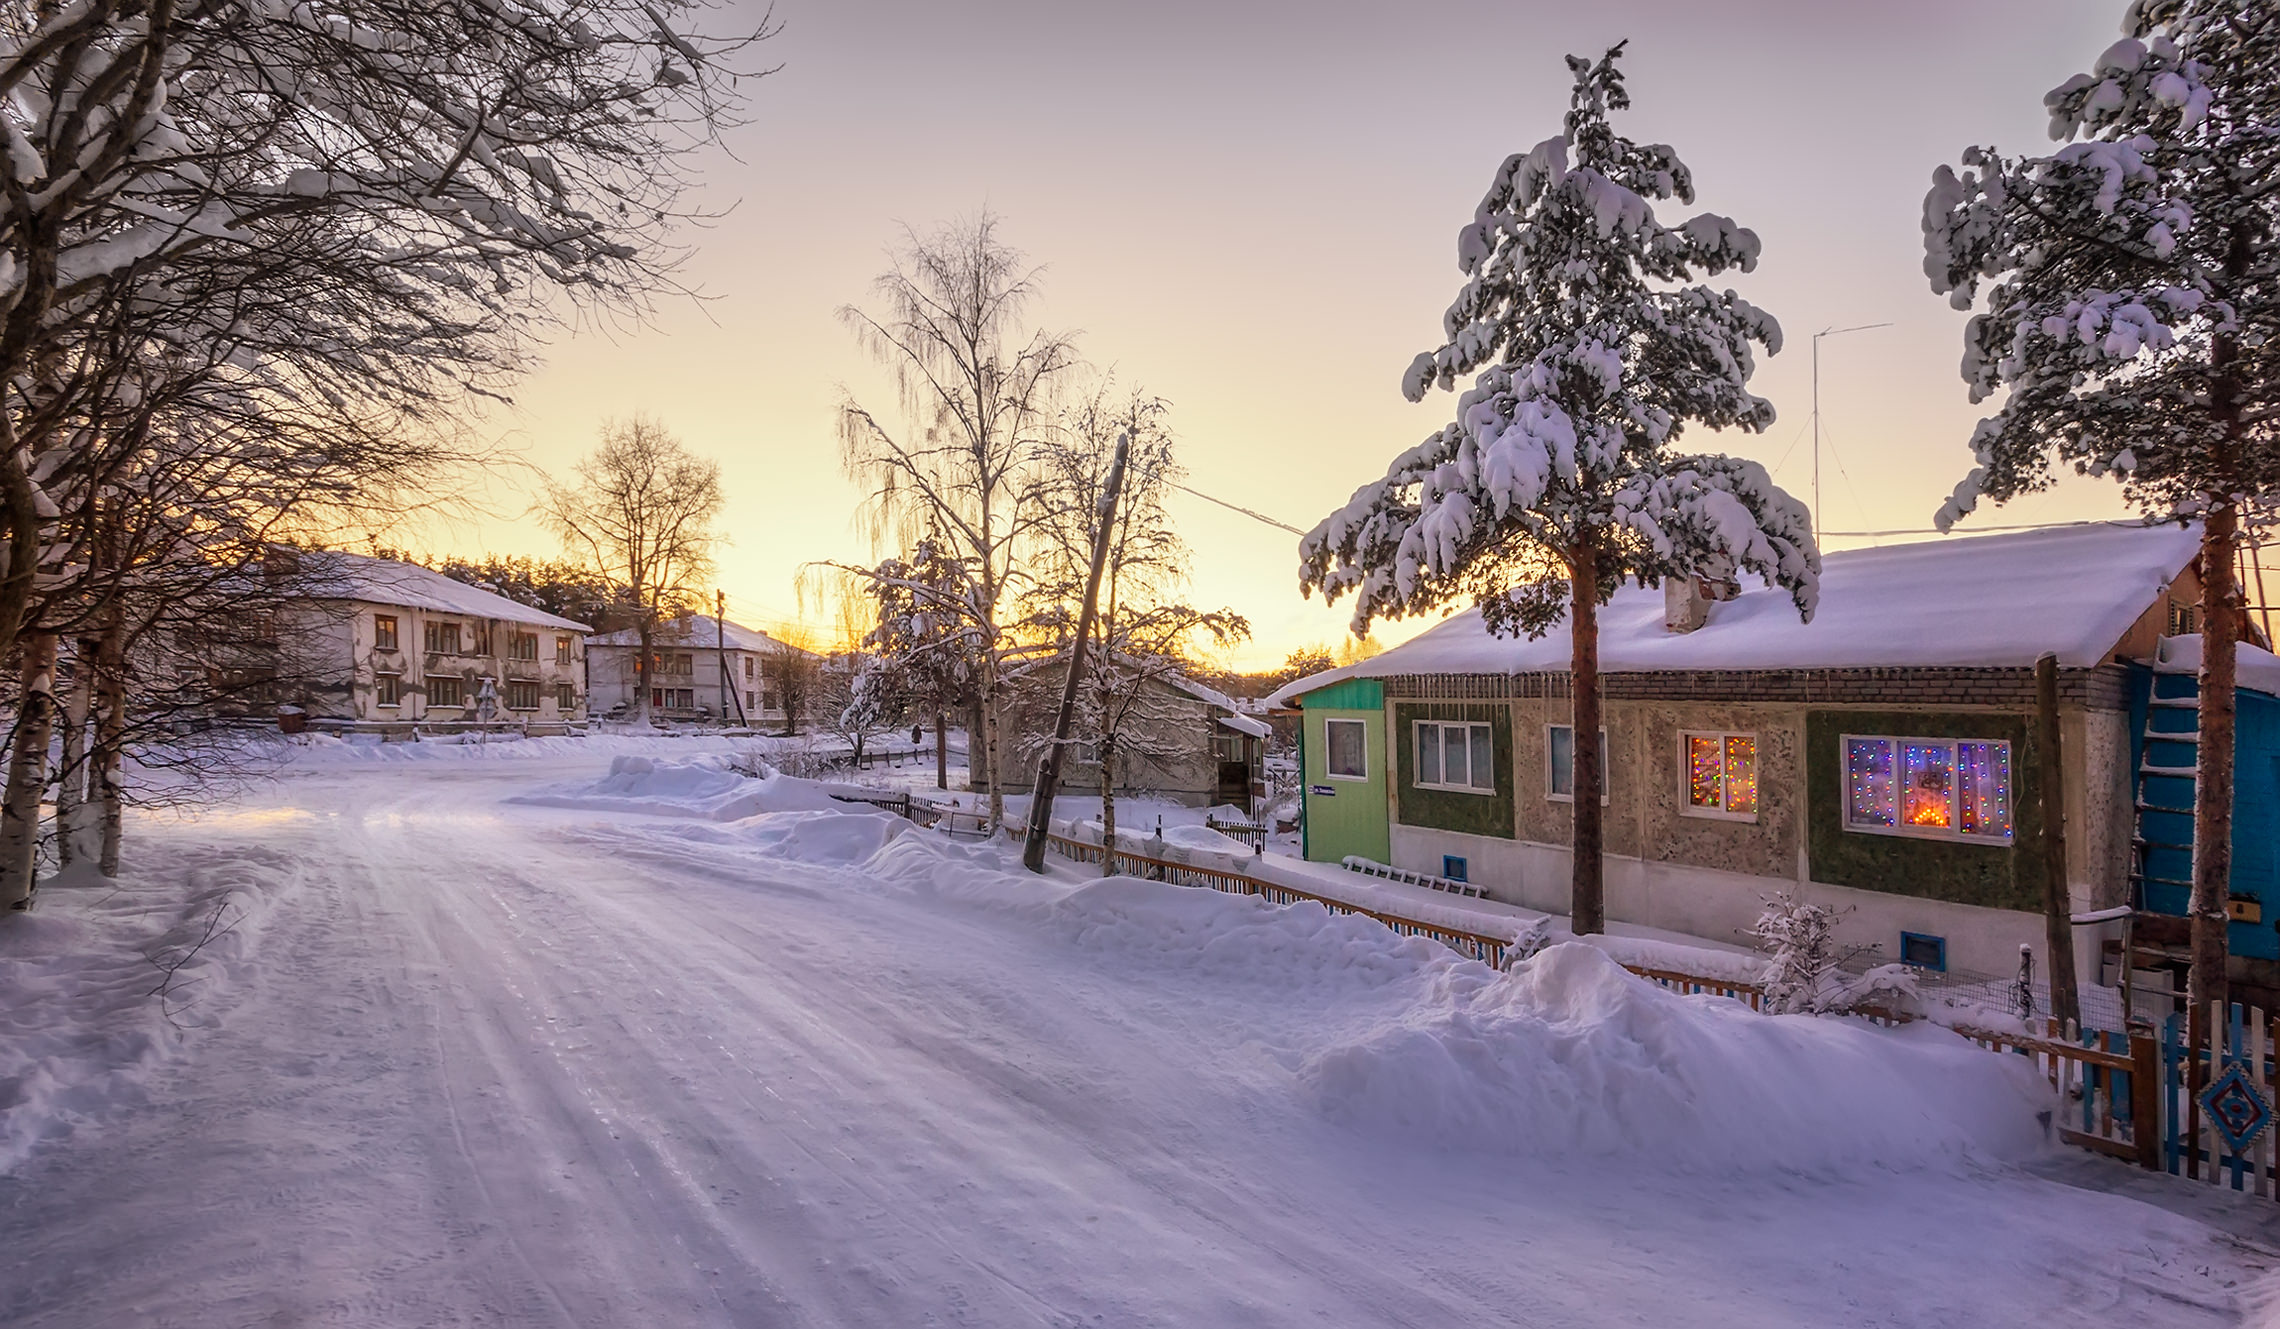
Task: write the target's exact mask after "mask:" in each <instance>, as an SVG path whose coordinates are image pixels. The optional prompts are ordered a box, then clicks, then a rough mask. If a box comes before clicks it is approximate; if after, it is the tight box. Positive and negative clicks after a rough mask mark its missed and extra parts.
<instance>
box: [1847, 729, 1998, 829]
mask: <svg viewBox="0 0 2280 1329" xmlns="http://www.w3.org/2000/svg"><path fill="white" fill-rule="evenodd" d="M1840 743H1841V746H1842V750H1843V753H1844V781H1845V829H1846V830H1850V831H1865V832H1867V833H1869V834H1872V835H1912V836H1920V837H1925V838H1929V839H1936V840H1977V841H1983V842H1993V843H1998V844H2009V843H2010V842H2011V745H2010V744H2009V743H2005V742H2000V741H1990V740H1976V739H1962V740H1958V739H1947V738H1889V737H1881V736H1876V737H1855V736H1853V735H1850V734H1848V735H1846V736H1845V737H1844V738H1843V739H1842V740H1840Z"/></svg>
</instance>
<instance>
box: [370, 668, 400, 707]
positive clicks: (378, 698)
mask: <svg viewBox="0 0 2280 1329" xmlns="http://www.w3.org/2000/svg"><path fill="white" fill-rule="evenodd" d="M372 683H373V686H372V704H373V705H375V706H387V707H397V706H402V705H403V704H404V676H403V675H402V674H374V675H373V676H372Z"/></svg>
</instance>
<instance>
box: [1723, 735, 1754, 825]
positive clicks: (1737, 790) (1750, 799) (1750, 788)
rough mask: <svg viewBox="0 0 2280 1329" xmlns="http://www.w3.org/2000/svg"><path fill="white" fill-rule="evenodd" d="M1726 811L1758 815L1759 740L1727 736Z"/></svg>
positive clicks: (1747, 736)
mask: <svg viewBox="0 0 2280 1329" xmlns="http://www.w3.org/2000/svg"><path fill="white" fill-rule="evenodd" d="M1726 811H1728V812H1741V813H1748V814H1750V815H1752V816H1754V815H1756V813H1757V740H1756V739H1754V738H1751V737H1750V736H1749V735H1747V734H1728V735H1726Z"/></svg>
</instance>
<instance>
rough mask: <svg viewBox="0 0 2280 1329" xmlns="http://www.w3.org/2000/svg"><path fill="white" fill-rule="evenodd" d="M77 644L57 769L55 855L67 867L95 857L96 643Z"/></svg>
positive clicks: (64, 707)
mask: <svg viewBox="0 0 2280 1329" xmlns="http://www.w3.org/2000/svg"><path fill="white" fill-rule="evenodd" d="M77 647H78V649H77V650H76V651H75V652H74V653H73V657H72V670H71V690H70V691H69V692H67V693H65V694H64V701H63V759H62V766H61V769H59V770H58V771H57V772H56V775H57V784H56V794H55V825H56V858H57V861H58V862H59V863H60V864H61V865H62V866H64V867H70V866H71V865H72V864H73V863H77V862H79V861H81V860H83V859H86V858H90V857H92V856H93V855H92V853H91V852H90V851H91V850H92V849H93V847H94V846H93V843H92V839H91V837H90V836H89V835H88V834H87V830H88V827H87V814H88V801H87V790H88V786H89V784H90V781H89V779H88V769H87V756H88V753H87V717H88V715H89V713H90V712H91V711H92V709H93V706H94V692H95V649H96V643H95V642H94V641H93V640H92V639H89V638H84V637H83V638H80V639H79V640H78V642H77Z"/></svg>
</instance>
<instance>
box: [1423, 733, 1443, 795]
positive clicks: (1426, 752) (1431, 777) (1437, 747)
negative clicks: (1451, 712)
mask: <svg viewBox="0 0 2280 1329" xmlns="http://www.w3.org/2000/svg"><path fill="white" fill-rule="evenodd" d="M1417 783H1419V784H1439V783H1441V726H1439V725H1437V724H1421V725H1419V726H1417Z"/></svg>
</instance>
